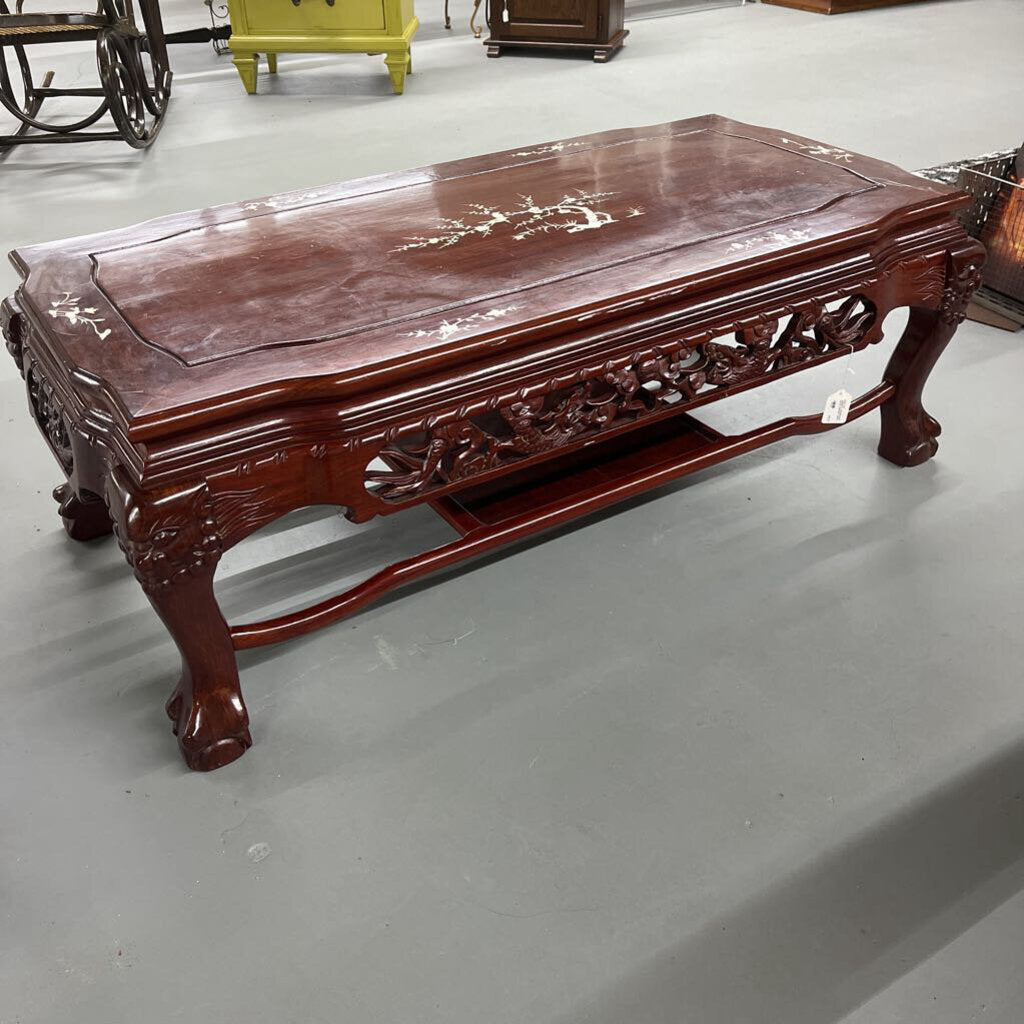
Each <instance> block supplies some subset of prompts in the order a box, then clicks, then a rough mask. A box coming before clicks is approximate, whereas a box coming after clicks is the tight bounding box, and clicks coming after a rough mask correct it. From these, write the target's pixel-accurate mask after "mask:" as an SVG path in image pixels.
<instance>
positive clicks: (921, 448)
mask: <svg viewBox="0 0 1024 1024" xmlns="http://www.w3.org/2000/svg"><path fill="white" fill-rule="evenodd" d="M884 423H885V414H884V413H883V424H884ZM886 425H887V426H888V429H883V431H882V437H881V440H880V441H879V443H878V454H879V455H881V456H882V458H883V459H887V460H888V461H889V462H892V463H895V464H896V465H897V466H920V465H921V464H922V463H923V462H927V461H928V460H929V459H930V458H931V457H932V456H933V455H934V454H935V453H936V452H937V451H938V450H939V442H938V441H937V440H936V438H937V437H938V436H939V434H940V433H941V432H942V428H941V427H940V426H939V424H938V421H937V420H934V419H932V417H931V416H929V415H928V413H926V412H924V411H923V410H922V411H921V414H920V416H919V418H918V420H917V422H916V423H914V424H913V425H912V426H911V425H908V424H906V423H900V422H898V421H897V422H896V423H895V424H894V423H893V422H892V421H890V423H889V424H886Z"/></svg>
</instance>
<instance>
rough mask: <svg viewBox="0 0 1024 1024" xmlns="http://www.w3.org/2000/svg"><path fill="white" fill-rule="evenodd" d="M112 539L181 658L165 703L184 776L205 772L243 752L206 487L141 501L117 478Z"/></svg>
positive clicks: (112, 492) (110, 494)
mask: <svg viewBox="0 0 1024 1024" xmlns="http://www.w3.org/2000/svg"><path fill="white" fill-rule="evenodd" d="M107 499H108V502H109V506H110V515H111V518H112V520H113V524H114V533H115V535H116V536H117V539H118V543H119V544H120V545H121V548H122V550H123V551H124V553H125V556H126V557H127V559H128V562H129V564H130V565H131V566H132V568H133V569H134V570H135V576H136V578H137V579H138V580H139V582H140V583H141V584H142V589H143V590H144V591H145V592H146V596H147V597H148V598H149V601H150V603H151V604H152V605H153V608H154V609H155V610H156V613H157V615H159V616H160V618H161V620H162V621H163V623H164V625H165V626H166V627H167V629H168V632H170V634H171V637H172V638H173V640H174V642H175V644H176V645H177V647H178V650H179V651H180V653H181V679H180V680H179V682H178V685H177V686H176V687H175V689H174V692H173V693H172V694H171V698H170V700H169V701H168V702H167V714H168V715H169V716H170V719H171V721H172V722H173V723H174V725H173V728H174V733H175V735H176V736H177V737H178V746H179V747H180V748H181V752H182V755H183V756H184V758H185V762H186V763H187V764H188V766H189V768H193V769H195V770H197V771H210V770H212V769H214V768H220V767H222V766H223V765H225V764H228V763H230V762H231V761H234V760H235V759H236V758H239V757H241V756H242V754H244V753H245V751H246V750H248V748H249V747H250V746H252V737H251V736H250V734H249V715H248V713H247V711H246V709H245V702H244V701H243V700H242V691H241V687H240V686H239V682H238V667H237V665H236V663H235V650H234V647H233V646H232V642H231V634H230V633H229V631H228V625H227V623H226V622H225V621H224V616H223V615H222V614H221V610H220V607H219V605H218V604H217V599H216V597H215V596H214V592H213V576H214V573H215V571H216V568H217V563H218V561H219V560H220V554H221V545H220V540H219V538H218V536H217V534H216V532H215V531H214V530H212V529H210V524H211V522H212V509H211V508H210V507H208V505H209V502H210V497H209V494H208V492H207V490H206V488H205V487H203V486H197V487H193V488H192V489H190V490H185V491H182V492H178V493H173V494H170V495H162V496H151V497H149V498H146V499H145V500H144V499H142V498H140V497H137V496H136V495H134V494H133V493H132V491H131V489H130V487H129V486H127V485H126V482H125V480H124V479H123V477H122V476H121V473H120V471H119V470H116V469H115V470H114V471H113V473H112V474H111V476H110V479H109V481H108V484H107Z"/></svg>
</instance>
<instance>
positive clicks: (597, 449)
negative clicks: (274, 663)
mask: <svg viewBox="0 0 1024 1024" xmlns="http://www.w3.org/2000/svg"><path fill="white" fill-rule="evenodd" d="M968 201H969V200H968V197H967V196H966V195H965V194H963V193H960V192H957V191H955V190H953V189H951V188H948V187H947V186H945V185H941V184H937V183H934V182H930V181H927V180H925V179H923V178H918V177H916V176H914V175H912V174H908V173H906V172H905V171H901V170H900V169H898V168H896V167H893V166H892V165H890V164H886V163H881V162H879V161H877V160H872V159H870V158H868V157H865V156H859V155H857V154H855V153H850V152H848V151H846V150H844V149H840V148H838V147H836V146H833V145H829V144H827V143H821V142H816V141H814V140H812V139H805V138H801V137H800V136H797V135H794V134H792V133H789V132H782V131H777V130H775V129H770V128H756V127H753V126H751V125H744V124H738V123H736V122H734V121H729V120H726V119H724V118H721V117H716V116H707V117H699V118H691V119H689V120H686V121H676V122H673V123H671V124H664V125H658V126H655V127H650V128H632V129H624V130H621V131H611V132H603V133H600V134H597V135H589V136H582V137H579V138H574V139H565V140H562V141H560V142H553V143H546V144H537V145H531V146H523V147H521V148H519V149H516V150H512V151H509V152H505V153H498V154H493V155H489V156H483V157H474V158H471V159H467V160H460V161H456V162H453V163H448V164H440V165H437V166H434V167H426V168H422V169H420V170H416V171H408V172H401V173H396V174H386V175H381V176H379V177H375V178H367V179H363V180H361V181H355V182H348V183H344V184H340V185H327V186H323V187H318V188H314V189H309V190H307V191H303V192H293V193H288V194H285V195H279V196H273V197H270V198H267V199H260V200H255V201H252V202H243V203H238V204H233V205H228V206H221V207H217V208H215V209H210V210H201V211H197V212H192V213H183V214H179V215H176V216H171V217H164V218H161V219H159V220H154V221H150V222H148V223H146V224H141V225H138V226H136V227H133V228H128V229H126V230H119V231H110V232H106V233H103V234H98V235H92V236H88V237H83V238H77V239H70V240H67V241H62V242H54V243H51V244H48V245H39V246H33V247H29V248H24V249H20V250H18V251H16V252H15V253H13V254H12V258H13V260H14V262H15V264H16V266H17V267H18V268H19V269H20V271H21V273H22V276H23V278H24V280H23V283H22V285H21V287H20V288H19V289H18V291H17V293H16V294H15V295H14V296H13V297H12V298H10V299H7V300H5V301H4V303H3V304H2V307H0V326H2V328H3V332H4V335H5V337H6V339H7V347H8V350H9V351H10V353H11V355H12V356H13V357H14V359H15V361H16V362H17V364H18V366H19V368H20V369H21V372H22V374H23V376H24V378H25V382H26V390H27V394H28V404H29V410H30V414H31V415H32V416H33V418H34V419H35V420H36V422H37V424H38V425H39V428H40V431H41V433H42V435H43V437H44V439H45V441H46V443H47V445H48V446H49V448H50V451H51V453H52V454H53V455H54V456H55V457H56V459H57V461H58V463H59V465H60V467H61V469H62V471H63V473H64V475H65V477H66V478H67V482H66V483H65V484H62V485H61V486H59V487H58V488H57V490H56V491H55V492H54V496H55V498H56V499H57V500H58V502H59V503H60V515H61V518H62V520H63V523H64V526H65V529H66V530H67V532H68V534H69V535H70V536H71V538H73V539H75V540H92V539H95V538H99V537H102V536H104V535H106V534H109V533H111V532H113V533H114V534H115V535H116V537H117V541H118V543H119V545H120V546H121V548H122V550H123V551H124V554H125V556H126V558H127V560H128V562H129V564H130V565H131V566H132V568H133V570H134V573H135V576H136V578H137V579H138V580H139V582H140V583H141V585H142V588H143V590H144V592H145V594H146V596H147V598H148V599H149V601H150V603H151V604H152V605H153V608H154V609H155V610H156V612H157V614H158V615H159V616H160V618H161V619H162V620H163V622H164V623H165V625H166V626H167V628H168V631H169V632H170V634H171V636H172V637H173V639H174V641H175V643H176V644H177V646H178V648H179V651H180V653H181V661H182V669H181V676H180V678H179V681H178V684H177V686H176V687H175V689H174V691H173V692H172V694H171V698H170V700H169V701H168V704H167V713H168V715H169V716H170V718H171V721H172V723H173V729H174V732H175V734H176V735H177V737H178V743H179V746H180V748H181V750H182V753H183V754H184V757H185V760H186V762H187V763H188V764H189V766H191V767H193V768H197V769H203V770H208V769H212V768H217V767H220V766H221V765H224V764H227V763H228V762H229V761H233V760H234V759H236V758H237V757H239V756H241V754H242V753H244V751H245V750H246V749H247V748H248V747H249V745H250V744H251V742H252V737H251V734H250V730H249V719H248V715H247V713H246V709H245V703H244V701H243V699H242V693H241V689H240V686H239V680H238V669H237V665H236V662H235V652H236V651H237V650H240V649H244V648H249V647H255V646H259V645H262V644H268V643H274V642H277V641H280V640H284V639H288V638H291V637H295V636H299V635H302V634H304V633H306V632H308V631H310V630H312V629H315V628H317V627H319V626H323V625H326V624H328V623H330V622H333V621H336V620H338V619H340V618H342V617H343V616H345V615H349V614H352V613H353V612H355V611H357V610H358V609H360V608H362V607H364V606H365V605H366V604H368V603H369V602H371V601H373V600H375V599H376V598H377V597H379V596H380V595H381V594H383V593H385V592H387V591H389V590H391V589H393V588H395V587H398V586H402V585H404V584H406V583H409V582H410V581H412V580H414V579H417V578H418V577H420V576H423V575H425V574H427V573H429V572H433V571H436V570H438V569H441V568H444V567H446V566H450V565H453V564H455V563H456V562H458V561H460V560H462V559H466V558H470V557H473V556H476V555H480V554H482V553H484V552H485V551H488V550H490V549H492V548H496V547H498V546H500V545H503V544H506V543H509V542H510V541H514V540H517V539H519V538H522V537H525V536H528V535H530V534H533V533H537V532H539V531H543V530H547V529H550V528H552V527H554V526H557V525H559V524H560V523H565V522H569V521H571V520H573V519H576V518H578V517H579V516H582V515H586V514H588V513H591V512H594V511H596V510H598V509H601V508H605V507H608V506H610V505H612V504H614V503H616V502H620V501H622V500H624V499H626V498H629V497H632V496H634V495H636V494H640V493H642V492H644V491H647V490H650V489H651V488H654V487H657V486H659V485H662V484H665V483H667V482H669V481H671V480H674V479H677V478H679V477H681V476H683V475H685V474H687V473H692V472H694V471H695V470H698V469H702V468H704V467H706V466H711V465H715V464H716V463H719V462H722V461H724V460H726V459H729V458H732V457H734V456H738V455H742V454H744V453H746V452H749V451H752V450H754V449H755V448H758V447H761V446H763V445H766V444H770V443H772V442H774V441H777V440H780V439H782V438H784V437H789V436H791V435H794V434H814V433H818V432H821V431H823V430H828V429H832V428H833V426H834V425H836V424H838V423H842V422H845V421H846V420H847V419H849V420H853V419H856V418H857V417H860V416H864V415H866V414H868V413H869V412H872V411H873V410H875V409H877V410H879V414H880V420H881V435H880V441H879V446H878V451H879V454H880V455H881V456H882V457H883V458H885V459H887V460H888V461H890V462H892V463H895V464H896V465H899V466H913V465H918V464H920V463H922V462H924V461H926V460H927V459H929V458H931V457H932V456H933V455H934V454H935V453H936V451H937V449H938V441H937V438H938V435H939V424H938V422H937V421H936V420H935V419H934V418H933V417H932V416H930V415H929V414H928V413H927V412H926V411H925V410H924V407H923V405H922V402H921V395H922V391H923V389H924V385H925V382H926V381H927V379H928V375H929V374H930V372H931V370H932V368H933V367H934V365H935V363H936V361H937V359H938V358H939V355H940V354H941V353H942V351H943V349H944V348H945V346H946V345H947V344H948V343H949V341H950V340H951V338H952V337H953V334H954V332H955V330H956V327H957V325H958V324H959V323H960V321H962V320H963V317H964V311H965V309H966V307H967V303H968V301H969V300H970V296H971V294H972V292H973V290H974V289H975V288H976V287H977V285H978V283H979V282H980V268H981V265H982V261H983V259H984V251H983V249H982V248H981V247H980V246H979V245H978V243H976V242H974V241H973V240H971V239H970V238H968V237H967V235H966V232H965V231H964V229H963V228H962V227H961V226H960V225H959V223H958V222H957V221H956V219H955V213H956V211H957V209H958V208H959V207H961V206H963V205H965V204H966V203H967V202H968ZM899 306H906V307H909V310H910V314H909V319H908V323H907V327H906V330H905V331H904V333H903V335H902V337H901V338H899V340H898V341H897V342H896V344H895V346H894V347H893V351H892V355H891V357H890V359H889V362H888V365H887V367H886V369H885V372H884V374H883V378H882V380H881V381H880V382H879V383H878V384H877V385H875V386H874V387H872V388H870V389H869V390H868V391H866V392H864V393H863V394H861V395H858V396H856V397H854V396H852V395H847V394H845V392H839V393H836V394H835V395H833V396H830V400H829V403H828V405H827V408H826V413H825V414H816V415H806V414H804V415H786V416H783V417H782V418H781V419H778V420H775V421H773V422H771V423H768V424H766V425H764V426H760V427H758V428H756V429H753V430H750V431H748V432H746V433H744V434H738V435H722V434H720V433H718V432H717V431H715V430H713V429H712V428H711V427H709V426H707V425H706V424H704V423H702V422H701V421H700V420H699V419H698V418H696V417H695V416H694V415H693V414H694V413H695V412H697V411H699V409H700V408H701V407H702V406H704V405H706V404H708V403H710V402H715V401H720V400H722V399H726V398H729V397H731V396H733V395H736V394H738V393H739V392H742V391H744V390H747V389H749V388H753V387H758V386H760V385H762V384H766V383H769V382H770V381H772V380H775V379H777V378H779V377H781V376H784V375H787V374H791V373H796V372H799V371H800V370H802V369H804V368H807V367H813V366H816V365H820V364H821V363H823V362H826V361H828V360H831V359H838V358H847V357H848V356H852V355H853V354H854V353H856V352H858V351H860V350H861V349H863V348H865V347H866V346H868V345H874V344H879V343H880V342H882V341H883V324H884V322H885V319H886V316H887V314H888V313H889V312H890V311H891V310H893V309H895V308H896V307H899ZM822 397H823V399H824V396H822ZM416 503H426V504H428V505H429V506H430V507H431V508H432V509H434V511H435V512H437V513H438V515H440V516H442V517H443V518H444V519H445V520H446V521H447V522H448V523H449V524H450V525H451V526H452V527H453V528H454V530H455V533H456V534H457V538H456V539H455V540H452V541H451V542H449V543H447V544H443V545H441V546H439V547H437V548H434V549H432V550H430V551H427V552H424V553H422V554H420V555H416V556H414V557H411V558H407V559H404V560H402V561H400V562H397V563H395V564H393V565H390V566H388V567H387V568H385V569H383V570H381V571H380V572H377V573H376V574H374V575H373V576H371V577H369V578H368V579H366V580H364V581H363V582H362V583H360V584H358V585H357V586H355V587H352V588H351V589H349V590H347V591H345V592H343V593H341V594H338V595H335V596H334V597H330V598H327V599H325V600H323V601H321V602H319V603H318V604H316V605H314V606H312V607H310V608H304V609H301V610H299V611H295V612H290V613H288V614H284V615H281V616H278V617H277V618H273V619H269V620H266V621H262V622H248V623H241V624H228V623H227V622H226V621H225V619H224V616H223V614H222V613H221V610H220V607H219V605H218V603H217V599H216V595H215V593H214V587H213V580H214V574H215V573H216V570H217V565H218V562H219V560H220V557H221V555H222V554H223V552H224V551H226V550H227V549H228V548H230V547H231V546H232V545H234V544H237V543H238V542H239V541H241V540H243V539H244V538H245V537H247V536H249V535H250V534H252V533H253V532H255V531H256V530H259V529H260V528H261V527H263V526H265V525H266V524H268V523H270V522H271V521H273V520H274V519H276V518H278V517H280V516H282V515H284V514H286V513H288V512H290V511H292V510H294V509H297V508H301V507H304V506H307V505H315V504H327V505H334V506H338V507H339V508H341V509H343V510H344V514H345V515H346V516H347V517H348V518H350V519H352V520H353V521H356V522H362V521H365V520H368V519H370V518H372V517H374V516H377V515H390V514H393V513H396V512H399V511H401V510H403V509H405V508H408V507H409V506H411V505H413V504H416Z"/></svg>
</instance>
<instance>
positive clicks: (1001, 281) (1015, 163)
mask: <svg viewBox="0 0 1024 1024" xmlns="http://www.w3.org/2000/svg"><path fill="white" fill-rule="evenodd" d="M1022 168H1024V147H1022V149H1021V150H1019V151H1017V152H1016V153H1010V154H1008V155H1006V154H1003V155H999V156H994V157H989V158H985V159H982V160H977V161H972V162H971V163H968V164H964V165H963V166H961V167H960V169H959V172H958V175H957V185H958V186H959V187H960V188H962V189H963V190H964V191H965V192H968V193H970V195H971V196H972V197H973V199H974V202H972V203H971V205H970V206H968V207H967V208H966V209H964V210H963V211H962V213H961V214H960V220H961V223H962V224H963V225H964V227H965V228H966V230H967V233H968V234H969V235H971V236H972V237H974V238H977V239H978V240H979V241H980V242H981V243H982V244H983V245H984V246H985V248H986V249H987V250H988V259H987V260H986V262H985V269H984V271H983V284H982V287H981V288H980V289H979V290H978V292H977V293H976V294H975V300H976V301H979V302H981V304H982V305H986V306H989V307H990V308H995V309H997V310H999V311H1000V312H1003V313H1005V314H1007V315H1009V316H1011V317H1012V319H1014V320H1017V321H1019V322H1021V323H1024V182H1022V181H1021V170H1022Z"/></svg>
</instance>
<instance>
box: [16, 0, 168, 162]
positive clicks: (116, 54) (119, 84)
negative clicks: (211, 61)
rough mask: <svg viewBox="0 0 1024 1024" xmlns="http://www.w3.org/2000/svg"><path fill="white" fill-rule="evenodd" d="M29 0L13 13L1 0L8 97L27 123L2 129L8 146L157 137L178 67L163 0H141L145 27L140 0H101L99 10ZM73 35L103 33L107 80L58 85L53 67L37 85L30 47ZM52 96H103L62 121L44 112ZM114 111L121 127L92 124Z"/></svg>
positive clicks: (139, 145)
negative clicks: (53, 10) (40, 7)
mask: <svg viewBox="0 0 1024 1024" xmlns="http://www.w3.org/2000/svg"><path fill="white" fill-rule="evenodd" d="M23 4H24V0H17V6H16V8H15V11H14V13H13V14H12V13H11V10H10V8H9V7H8V6H7V3H6V0H0V104H2V106H3V107H4V108H6V109H7V111H8V112H9V113H10V114H12V115H13V116H14V117H15V119H16V120H17V121H18V123H19V126H18V128H17V129H16V130H15V131H14V133H13V134H11V135H0V147H6V146H12V145H15V144H23V143H61V142H92V141H94V140H97V139H122V140H123V141H125V142H127V143H128V145H129V146H133V147H135V148H136V149H145V148H146V146H148V145H150V143H152V141H153V139H154V138H156V134H157V132H158V131H159V130H160V126H161V124H162V123H163V117H164V112H165V111H166V109H167V101H168V99H169V98H170V93H171V70H170V64H169V62H168V60H167V46H166V43H165V40H164V30H163V23H162V21H161V19H160V8H159V6H158V4H157V0H139V9H140V12H141V14H142V28H141V29H140V28H139V26H138V25H137V24H136V20H135V12H134V10H133V7H132V0H98V5H97V8H96V12H95V13H94V14H25V13H24V12H23V11H22V6H23ZM72 39H95V40H96V64H97V69H98V71H99V79H100V85H99V86H98V87H90V88H74V89H55V88H53V87H52V86H51V84H50V83H51V82H52V81H53V72H52V71H48V72H47V73H46V74H45V76H44V77H43V80H42V84H41V85H36V84H35V82H34V80H33V78H32V70H31V67H30V65H29V60H28V55H27V53H26V47H29V46H32V45H33V44H36V43H55V42H61V41H63V40H72ZM9 51H11V52H13V55H14V58H15V62H16V64H17V69H15V72H14V74H13V75H12V73H11V69H10V68H9V66H8V60H7V56H8V52H9ZM19 71H20V86H17V85H16V82H17V77H16V76H17V75H18V72H19ZM52 96H93V97H98V98H99V100H100V103H99V105H98V106H97V107H96V109H95V110H93V111H92V112H91V113H90V114H88V115H86V116H85V117H80V118H78V119H77V120H73V121H72V120H67V121H65V122H64V123H59V124H54V123H51V122H48V121H43V120H41V119H40V118H39V108H40V107H41V106H42V103H43V101H44V100H46V99H48V98H49V97H52ZM107 114H109V115H110V118H111V119H112V120H113V122H114V128H115V129H116V130H109V129H107V130H103V129H102V127H101V129H99V130H92V131H90V130H88V129H91V128H92V126H93V125H95V124H97V123H98V122H99V121H100V119H101V118H103V117H104V115H107ZM2 152H3V150H2V149H0V153H2Z"/></svg>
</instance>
